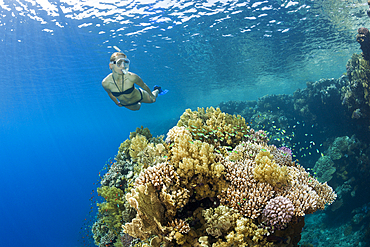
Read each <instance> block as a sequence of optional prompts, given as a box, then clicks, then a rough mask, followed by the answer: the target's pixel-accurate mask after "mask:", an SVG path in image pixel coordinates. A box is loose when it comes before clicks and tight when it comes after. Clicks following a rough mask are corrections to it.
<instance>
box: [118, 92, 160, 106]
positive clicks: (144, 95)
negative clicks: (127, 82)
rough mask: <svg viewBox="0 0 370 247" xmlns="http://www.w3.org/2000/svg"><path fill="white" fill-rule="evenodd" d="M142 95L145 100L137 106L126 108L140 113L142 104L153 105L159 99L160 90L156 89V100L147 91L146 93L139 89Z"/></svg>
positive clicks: (154, 93)
mask: <svg viewBox="0 0 370 247" xmlns="http://www.w3.org/2000/svg"><path fill="white" fill-rule="evenodd" d="M139 90H140V91H141V93H142V96H143V99H142V100H141V101H140V102H138V103H137V104H135V105H129V106H124V107H126V108H127V109H130V110H132V111H138V110H140V107H141V103H148V104H151V103H154V102H155V101H156V99H157V97H158V94H159V89H155V90H154V91H153V92H152V94H153V95H154V97H155V98H154V99H153V98H151V97H150V95H149V94H148V92H147V91H144V90H142V89H141V88H140V89H139Z"/></svg>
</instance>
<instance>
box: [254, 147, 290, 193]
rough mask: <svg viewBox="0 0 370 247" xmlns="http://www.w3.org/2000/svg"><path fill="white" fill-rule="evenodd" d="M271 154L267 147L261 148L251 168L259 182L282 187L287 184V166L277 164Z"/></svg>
mask: <svg viewBox="0 0 370 247" xmlns="http://www.w3.org/2000/svg"><path fill="white" fill-rule="evenodd" d="M272 159H273V156H272V154H270V151H268V150H267V149H261V151H260V152H259V153H258V155H257V156H256V159H255V162H256V164H257V165H256V166H255V168H254V169H253V175H254V178H255V179H256V180H258V181H260V182H264V183H269V184H271V185H272V186H274V187H282V186H286V185H288V184H289V180H290V179H289V175H288V167H287V166H279V165H278V164H276V163H275V161H274V160H272Z"/></svg>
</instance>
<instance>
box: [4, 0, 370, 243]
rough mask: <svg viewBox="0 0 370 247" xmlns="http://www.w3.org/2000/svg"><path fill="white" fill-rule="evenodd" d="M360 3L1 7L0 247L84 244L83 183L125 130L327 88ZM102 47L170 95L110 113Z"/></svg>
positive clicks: (86, 186) (21, 0) (155, 128)
mask: <svg viewBox="0 0 370 247" xmlns="http://www.w3.org/2000/svg"><path fill="white" fill-rule="evenodd" d="M362 2H364V3H356V4H347V5H345V4H343V5H341V4H340V3H339V4H336V3H335V1H326V2H325V3H323V2H322V1H299V2H298V1H296V2H294V1H255V0H252V1H227V0H222V1H218V0H215V1H189V0H183V1H170V0H168V1H154V0H152V1H145V0H143V1H137V0H132V1H131V0H130V1H113V0H110V1H101V2H99V1H79V0H66V1H46V0H45V1H37V0H36V1H31V0H29V1H27V0H18V1H11V0H5V1H0V54H1V59H0V75H1V77H0V78H1V80H0V81H1V90H0V128H1V129H0V161H1V180H0V188H1V192H0V193H1V203H0V212H1V215H2V217H1V224H0V239H1V243H0V246H12V247H18V246H38V247H39V246H54V247H58V246H82V244H81V234H80V232H81V231H82V230H83V229H81V227H84V226H85V218H86V217H89V210H90V207H91V204H92V202H91V201H90V200H89V199H90V197H91V194H90V193H91V191H92V190H93V189H95V188H96V185H94V184H93V183H95V182H96V181H97V180H98V172H99V170H100V169H101V168H102V167H103V165H104V163H105V162H106V161H107V160H108V159H109V158H110V157H113V156H114V155H115V154H116V153H117V149H118V147H119V144H120V143H121V142H123V141H124V140H125V139H127V138H128V136H129V133H130V132H132V131H134V130H135V128H136V127H140V126H141V125H143V126H144V127H148V128H150V129H151V131H152V133H153V135H160V134H165V133H166V132H167V130H168V128H170V127H172V126H173V125H174V124H176V122H177V120H178V118H179V116H180V115H181V114H182V112H183V111H184V110H185V109H187V108H192V109H196V107H205V106H212V105H213V106H216V105H217V104H219V103H220V102H221V101H228V100H256V99H257V98H258V97H261V96H263V95H266V94H282V93H286V94H290V93H293V92H294V91H295V90H296V89H298V88H304V87H305V83H306V81H315V80H318V79H320V78H331V77H333V78H338V77H339V76H340V75H341V74H342V73H343V72H345V64H346V61H347V60H348V59H349V58H350V56H351V54H352V53H354V52H357V53H359V52H360V50H359V46H358V44H357V43H356V41H355V38H354V37H355V35H356V30H357V28H358V25H361V24H363V23H366V21H367V19H366V18H367V17H366V16H365V15H359V16H351V15H349V14H348V13H352V12H353V11H357V10H364V9H366V4H365V1H362ZM333 12H334V13H338V14H337V15H335V14H333ZM348 16H351V17H348ZM351 18H352V20H354V21H353V22H350V21H349V20H351ZM114 45H116V46H118V47H120V48H121V49H122V50H123V51H124V52H125V53H126V54H127V55H128V57H129V58H130V60H131V66H130V70H131V71H132V72H134V73H137V74H138V75H140V77H141V78H142V79H143V80H144V82H145V83H146V84H148V85H149V87H153V86H154V85H155V84H158V85H161V86H162V87H163V88H166V89H169V93H168V94H166V95H165V96H160V97H159V98H158V100H157V102H156V103H155V104H151V105H149V104H143V106H142V108H141V110H140V111H138V112H132V111H129V110H127V109H124V108H119V107H116V106H115V104H114V103H113V102H112V101H111V100H110V99H109V97H108V96H107V94H106V92H105V91H104V90H103V88H102V86H101V80H102V79H103V78H104V77H105V76H106V75H107V74H109V73H110V70H109V67H108V62H109V57H110V54H111V53H112V52H114V49H113V48H112V46H114Z"/></svg>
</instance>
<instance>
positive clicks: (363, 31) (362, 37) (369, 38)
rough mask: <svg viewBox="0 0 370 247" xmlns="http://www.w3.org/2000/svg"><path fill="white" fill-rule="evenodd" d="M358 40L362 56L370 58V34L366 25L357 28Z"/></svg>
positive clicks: (366, 58)
mask: <svg viewBox="0 0 370 247" xmlns="http://www.w3.org/2000/svg"><path fill="white" fill-rule="evenodd" d="M357 33H358V34H357V36H356V41H357V42H358V43H360V45H361V50H362V56H363V57H364V59H365V60H369V59H370V34H369V30H368V29H367V28H365V27H360V28H359V29H358V30H357Z"/></svg>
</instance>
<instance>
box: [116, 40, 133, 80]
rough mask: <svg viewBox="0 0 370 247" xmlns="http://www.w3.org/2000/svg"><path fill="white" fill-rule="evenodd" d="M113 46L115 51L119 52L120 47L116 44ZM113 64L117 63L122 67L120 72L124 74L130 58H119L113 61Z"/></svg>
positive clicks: (127, 68)
mask: <svg viewBox="0 0 370 247" xmlns="http://www.w3.org/2000/svg"><path fill="white" fill-rule="evenodd" d="M113 48H114V49H115V50H116V51H117V52H121V53H123V52H122V51H121V49H120V48H118V47H117V46H115V45H114V46H113ZM114 63H115V64H117V66H118V67H120V68H122V73H123V74H124V75H126V74H127V72H128V70H129V65H130V60H129V59H128V58H119V59H118V60H117V61H115V62H114Z"/></svg>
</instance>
